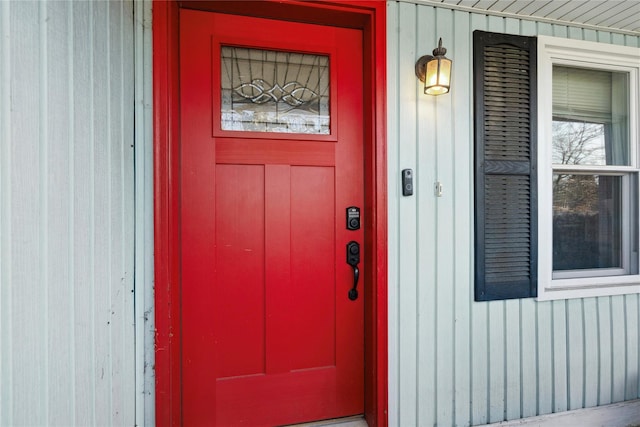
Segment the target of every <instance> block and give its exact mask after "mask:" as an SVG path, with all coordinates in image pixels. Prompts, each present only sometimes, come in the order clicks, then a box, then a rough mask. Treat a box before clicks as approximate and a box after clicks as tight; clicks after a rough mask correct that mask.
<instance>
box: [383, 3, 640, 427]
mask: <svg viewBox="0 0 640 427" xmlns="http://www.w3.org/2000/svg"><path fill="white" fill-rule="evenodd" d="M387 4H388V9H387V10H388V21H387V22H388V29H387V30H388V44H387V48H388V98H389V105H388V132H389V135H388V136H389V140H388V143H389V151H388V158H389V182H388V184H389V200H390V204H389V247H390V252H389V372H390V375H389V414H390V415H389V419H390V424H391V425H392V426H410V425H420V426H434V425H438V426H450V425H460V426H465V425H475V424H483V423H488V422H495V421H501V420H505V419H509V420H511V419H517V418H521V417H528V416H533V415H537V414H547V413H551V412H560V411H565V410H568V409H576V408H582V407H590V406H596V405H604V404H607V403H611V402H619V401H622V400H628V399H636V398H638V397H639V396H640V392H639V384H638V379H639V347H638V343H639V318H638V313H639V303H640V300H639V298H638V295H628V296H615V297H603V298H588V299H574V300H566V301H554V302H540V303H539V302H536V301H535V300H534V299H522V300H511V301H496V302H489V303H487V302H473V169H474V167H473V111H472V100H473V85H472V62H471V61H472V42H471V40H472V32H473V30H476V29H481V30H487V31H494V32H504V33H511V34H522V35H552V36H557V37H569V38H574V39H580V40H591V41H599V42H604V43H611V44H619V45H628V46H639V45H640V41H639V40H638V37H633V36H626V35H620V34H611V33H607V32H598V31H593V30H582V29H579V28H569V27H565V26H560V25H550V24H546V23H536V22H533V21H521V20H517V19H511V18H499V17H493V16H485V15H482V14H471V13H467V12H461V11H452V10H448V9H443V8H434V7H431V6H427V5H416V4H412V3H410V2H395V1H389V2H388V3H387ZM438 37H442V39H443V45H444V46H445V47H446V48H447V49H448V53H447V56H448V57H449V58H452V59H453V70H454V71H453V77H452V85H453V89H452V91H451V93H450V94H449V95H444V96H440V97H428V96H425V95H422V94H421V88H420V87H419V83H418V81H417V79H416V78H415V75H414V63H415V61H416V59H417V58H418V57H420V56H421V55H424V54H430V53H431V51H432V50H433V48H434V47H436V45H437V41H438ZM405 168H413V169H414V171H415V177H416V180H417V182H416V183H415V187H416V192H415V195H414V196H412V197H403V196H402V195H401V192H400V182H399V178H400V171H401V170H402V169H405ZM436 181H440V182H441V183H442V185H443V188H444V193H443V195H442V197H436V196H435V195H434V190H433V186H434V183H435V182H436Z"/></svg>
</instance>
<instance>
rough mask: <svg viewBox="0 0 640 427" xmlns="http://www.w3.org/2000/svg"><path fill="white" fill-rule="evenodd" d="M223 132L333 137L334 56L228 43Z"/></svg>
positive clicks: (224, 53)
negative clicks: (331, 88) (331, 58)
mask: <svg viewBox="0 0 640 427" xmlns="http://www.w3.org/2000/svg"><path fill="white" fill-rule="evenodd" d="M221 58H222V61H221V80H222V81H221V85H222V91H221V92H222V112H221V113H222V123H221V124H222V130H234V131H250V132H280V133H303V134H317V135H328V134H329V133H330V116H329V57H328V56H325V55H313V54H305V53H296V52H281V51H274V50H262V49H249V48H242V47H232V46H223V47H222V49H221Z"/></svg>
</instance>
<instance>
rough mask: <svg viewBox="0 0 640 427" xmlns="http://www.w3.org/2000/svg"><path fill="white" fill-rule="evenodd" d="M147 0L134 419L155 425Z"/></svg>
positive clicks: (140, 92)
mask: <svg viewBox="0 0 640 427" xmlns="http://www.w3.org/2000/svg"><path fill="white" fill-rule="evenodd" d="M151 8H152V2H151V1H150V0H144V1H136V2H134V12H133V14H134V19H135V37H134V39H135V66H134V68H135V122H136V124H138V123H139V124H140V125H137V126H136V127H135V171H136V173H135V192H136V194H135V195H136V197H135V211H136V237H135V242H136V250H135V265H136V271H135V284H136V292H135V293H136V300H135V305H136V307H135V313H136V425H138V426H142V425H149V426H153V425H155V377H154V369H153V366H154V363H155V347H154V331H155V329H154V312H153V303H154V300H153V132H152V129H153V121H152V116H151V104H152V99H153V93H152V87H151V83H152V81H151V76H152V69H151V64H152V52H153V46H152V42H151Z"/></svg>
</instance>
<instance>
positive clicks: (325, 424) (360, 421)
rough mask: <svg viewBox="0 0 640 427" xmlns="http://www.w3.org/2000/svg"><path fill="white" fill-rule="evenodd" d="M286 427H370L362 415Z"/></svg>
mask: <svg viewBox="0 0 640 427" xmlns="http://www.w3.org/2000/svg"><path fill="white" fill-rule="evenodd" d="M286 427H368V424H367V422H366V421H365V420H364V417H363V416H362V415H355V416H353V417H345V418H334V419H332V420H322V421H313V422H310V423H302V424H291V425H288V426H286Z"/></svg>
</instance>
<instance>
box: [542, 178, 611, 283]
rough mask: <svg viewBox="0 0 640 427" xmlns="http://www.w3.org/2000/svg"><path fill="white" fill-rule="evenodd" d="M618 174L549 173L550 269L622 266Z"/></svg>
mask: <svg viewBox="0 0 640 427" xmlns="http://www.w3.org/2000/svg"><path fill="white" fill-rule="evenodd" d="M621 193H622V177H621V176H607V175H578V174H563V173H555V174H554V175H553V270H554V271H559V270H578V269H593V268H622V257H621V249H622V199H621Z"/></svg>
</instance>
